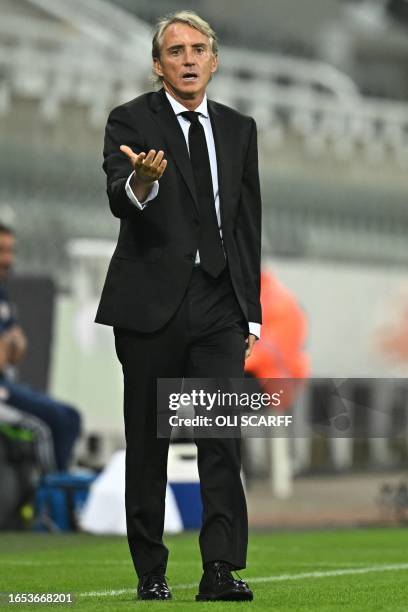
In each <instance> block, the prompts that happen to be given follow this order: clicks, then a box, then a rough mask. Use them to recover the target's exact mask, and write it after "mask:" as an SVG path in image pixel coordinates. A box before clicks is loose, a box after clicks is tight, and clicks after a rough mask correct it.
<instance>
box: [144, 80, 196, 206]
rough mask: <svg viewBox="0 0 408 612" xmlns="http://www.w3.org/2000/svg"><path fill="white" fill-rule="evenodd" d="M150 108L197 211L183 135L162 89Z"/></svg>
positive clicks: (191, 172)
mask: <svg viewBox="0 0 408 612" xmlns="http://www.w3.org/2000/svg"><path fill="white" fill-rule="evenodd" d="M151 108H152V110H153V118H154V120H155V121H156V122H157V123H158V124H159V126H160V128H161V130H162V132H163V134H164V139H165V142H166V145H167V148H168V150H169V152H170V153H171V155H172V157H173V159H174V162H175V163H176V165H177V167H178V169H179V170H180V173H181V175H182V177H183V179H184V181H185V183H186V185H187V187H188V189H189V191H190V193H191V196H192V198H193V200H194V204H195V206H196V208H197V211H198V201H197V194H196V189H195V183H194V175H193V170H192V167H191V163H190V157H189V155H188V149H187V145H186V141H185V139H184V135H183V132H182V129H181V127H180V124H179V122H178V119H177V117H176V115H175V114H174V111H173V109H172V108H171V105H170V102H169V101H168V100H167V97H166V94H165V93H164V88H162V89H160V91H158V92H155V93H154V94H153V95H152V98H151Z"/></svg>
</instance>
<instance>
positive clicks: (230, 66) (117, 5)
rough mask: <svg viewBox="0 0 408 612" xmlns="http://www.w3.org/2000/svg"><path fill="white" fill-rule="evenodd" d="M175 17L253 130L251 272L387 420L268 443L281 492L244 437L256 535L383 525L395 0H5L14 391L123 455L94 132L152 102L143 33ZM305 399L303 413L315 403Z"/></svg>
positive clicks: (392, 476) (4, 134) (0, 210)
mask: <svg viewBox="0 0 408 612" xmlns="http://www.w3.org/2000/svg"><path fill="white" fill-rule="evenodd" d="M187 8H189V9H193V10H195V11H197V12H198V13H199V14H201V15H202V16H203V17H204V18H206V19H208V20H209V21H210V23H212V24H213V25H214V27H215V29H216V31H217V32H218V34H219V38H220V42H221V51H220V68H219V71H218V74H217V75H216V77H215V78H214V79H213V81H212V82H211V84H210V89H209V95H210V97H213V98H214V99H216V100H218V101H221V102H224V103H226V104H228V105H230V106H233V107H235V108H237V109H238V110H241V111H243V112H245V113H248V114H250V115H253V116H254V117H255V119H256V121H257V124H258V132H259V153H260V163H261V182H262V193H263V203H264V224H263V231H264V235H263V249H264V251H263V265H264V268H265V270H269V271H271V272H272V273H273V274H274V275H275V276H276V277H277V278H279V279H280V281H281V282H282V283H283V284H284V285H285V286H286V287H287V288H288V289H289V290H290V291H291V292H292V293H293V295H294V296H296V299H297V300H298V302H299V304H300V305H301V307H302V309H303V312H304V313H305V317H306V319H307V324H308V336H307V344H306V347H305V349H306V351H307V353H308V354H309V357H310V375H311V376H313V377H314V378H324V377H328V378H354V377H361V378H364V379H365V383H364V385H362V386H363V388H362V389H361V388H357V389H356V393H358V392H360V393H363V394H364V393H373V392H374V393H375V394H376V396H377V397H379V398H380V399H379V401H380V402H381V406H382V407H384V409H385V410H379V411H373V417H372V418H373V419H377V421H378V419H381V426H382V427H383V431H384V437H383V438H371V439H370V438H368V437H367V439H364V440H362V439H353V438H337V439H331V440H322V439H321V438H319V437H318V436H317V437H313V436H307V435H306V434H305V435H303V436H302V435H300V434H299V436H298V438H297V439H295V440H292V441H290V443H288V444H286V445H285V448H284V449H283V451H282V449H280V450H279V449H278V456H279V457H282V456H283V455H281V454H279V453H282V452H283V453H284V454H285V461H284V462H283V459H282V464H281V466H283V467H282V470H283V471H284V475H283V476H284V477H283V481H282V474H280V473H279V469H278V468H279V461H278V463H277V461H276V456H277V455H276V448H274V447H273V445H272V444H271V443H270V441H268V440H249V441H247V442H246V466H245V470H246V476H247V487H248V495H249V506H250V520H251V524H252V525H254V526H259V525H262V526H267V527H279V526H281V525H322V524H358V523H362V522H365V523H369V522H375V521H378V520H383V518H384V517H382V518H381V516H380V514H379V508H378V504H377V502H378V500H379V499H380V497H381V493H380V491H381V490H382V489H381V487H382V485H383V484H384V483H391V486H392V487H400V490H402V491H404V488H403V487H404V486H405V485H404V482H405V472H406V460H407V436H408V422H407V419H406V410H405V409H406V404H407V401H408V397H407V395H406V390H405V388H404V386H403V385H402V388H401V389H398V387H397V386H396V387H395V389H394V391H395V393H394V392H393V393H389V392H388V391H387V389H388V390H389V387H387V388H386V390H384V388H383V387H382V385H381V384H380V383H381V381H380V379H382V378H401V379H404V377H405V376H406V372H407V368H408V361H407V360H408V341H407V340H406V338H407V337H408V315H407V313H408V271H407V265H408V241H407V234H408V207H407V187H408V179H407V170H408V3H407V2H406V1H405V0H354V1H353V0H302V2H298V1H297V0H252V1H251V2H250V3H248V2H245V1H244V0H234V1H232V0H231V1H229V0H221V1H220V0H217V1H214V0H205V1H204V0H196V1H195V2H188V1H183V2H179V1H178V0H171V1H167V0H155V1H154V2H149V1H147V0H116V1H113V0H112V1H107V0H69V1H67V0H0V15H1V18H0V131H1V141H0V149H1V156H0V172H1V181H0V219H1V220H2V221H4V222H6V223H10V224H11V225H12V226H13V227H14V228H15V230H16V232H17V237H18V257H17V266H16V273H17V277H18V278H19V279H20V281H19V282H20V285H19V286H20V301H19V306H20V311H21V312H22V314H25V317H26V319H24V317H23V323H24V322H25V323H26V329H27V331H28V334H29V338H30V341H31V346H30V351H29V355H28V358H27V360H26V363H25V365H24V366H23V371H22V378H23V379H24V380H25V381H28V382H31V383H33V384H36V385H37V386H39V387H40V388H43V389H47V390H48V391H49V392H51V393H53V394H54V395H56V396H58V397H61V398H62V399H66V400H68V401H69V402H71V403H73V404H75V405H77V406H78V407H79V408H80V410H81V413H82V415H83V418H84V424H85V429H84V435H83V437H82V439H81V442H80V444H79V445H78V448H77V451H76V460H77V461H78V462H80V463H83V464H86V465H88V466H91V467H96V468H100V467H103V466H104V465H105V464H106V462H107V461H108V460H109V458H110V456H111V454H112V453H113V451H115V450H117V449H120V448H123V445H124V439H123V433H122V413H121V405H122V400H121V390H122V383H121V371H120V368H119V366H118V364H117V363H116V357H115V355H114V347H113V338H112V332H111V330H110V329H105V328H102V327H100V326H96V325H94V324H93V317H94V314H95V309H96V304H97V300H98V298H99V294H100V290H101V286H102V282H103V279H104V275H105V272H106V267H107V262H108V260H109V256H110V254H111V252H112V251H113V247H114V244H115V239H116V236H117V232H118V224H117V220H116V219H114V218H113V217H112V216H111V215H110V213H109V211H108V206H107V198H106V194H105V181H104V174H103V172H102V169H101V163H102V142H103V130H104V125H105V122H106V118H107V114H108V112H109V110H110V109H111V108H113V107H114V106H115V105H117V104H119V103H121V102H124V101H126V100H128V99H131V98H133V97H135V96H137V95H138V94H140V93H143V92H145V91H147V90H149V89H151V83H150V74H151V59H150V58H151V55H150V53H151V30H152V24H153V23H154V21H155V20H156V19H157V17H158V16H160V15H163V14H167V13H169V12H172V11H175V10H178V9H187ZM37 282H38V285H37V284H36V283H37ZM27 283H28V284H27ZM30 283H31V284H30ZM50 286H51V287H52V290H50ZM21 287H22V288H21ZM44 287H45V289H44ZM42 291H44V293H41V292H42ZM35 296H37V298H36V299H34V298H35ZM45 308H47V309H48V310H47V313H48V314H47V316H46V317H44V316H40V315H41V313H44V309H45ZM384 335H386V337H387V338H388V339H389V340H390V342H384V341H383V340H384ZM40 355H41V356H42V357H41V359H40V358H39V356H40ZM360 387H361V385H360ZM302 402H303V408H302V410H303V411H304V414H306V415H310V418H311V419H313V418H314V411H315V410H316V406H315V405H314V403H313V395H311V396H308V397H302ZM377 425H378V422H377ZM396 431H398V432H399V433H400V436H399V437H398V440H396V439H395V432H396ZM401 486H402V489H401ZM405 490H406V489H405ZM404 495H405V494H404ZM404 495H403V496H402V497H401V496H400V497H399V498H398V499H399V501H398V499H397V500H396V506H395V508H397V509H398V508H399V509H400V510H401V508H402V509H403V510H404V509H405V507H408V493H407V495H406V496H405V497H404ZM401 500H402V501H401ZM398 504H399V505H398ZM396 517H397V518H396ZM401 517H402V518H401ZM395 518H396V520H402V519H403V518H404V516H403V514H401V512H399V513H398V512H396V513H395V514H392V518H391V520H395Z"/></svg>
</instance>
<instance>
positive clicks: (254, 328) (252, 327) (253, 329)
mask: <svg viewBox="0 0 408 612" xmlns="http://www.w3.org/2000/svg"><path fill="white" fill-rule="evenodd" d="M248 327H249V333H250V334H254V336H256V337H257V338H258V340H259V338H260V337H261V324H260V323H252V322H251V321H250V322H249V323H248Z"/></svg>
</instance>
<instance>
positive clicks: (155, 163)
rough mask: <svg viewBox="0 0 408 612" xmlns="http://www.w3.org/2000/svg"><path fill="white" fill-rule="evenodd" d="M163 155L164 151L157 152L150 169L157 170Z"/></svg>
mask: <svg viewBox="0 0 408 612" xmlns="http://www.w3.org/2000/svg"><path fill="white" fill-rule="evenodd" d="M163 155H164V151H159V152H158V153H157V155H156V157H155V158H154V160H153V162H152V166H151V167H152V168H158V167H159V166H160V164H161V161H162V159H163Z"/></svg>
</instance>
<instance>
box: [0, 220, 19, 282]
mask: <svg viewBox="0 0 408 612" xmlns="http://www.w3.org/2000/svg"><path fill="white" fill-rule="evenodd" d="M15 244H16V239H15V237H14V236H13V234H8V233H5V232H0V280H3V279H4V278H5V277H6V276H7V274H8V272H9V270H10V268H11V267H12V266H13V263H14V256H15Z"/></svg>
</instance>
